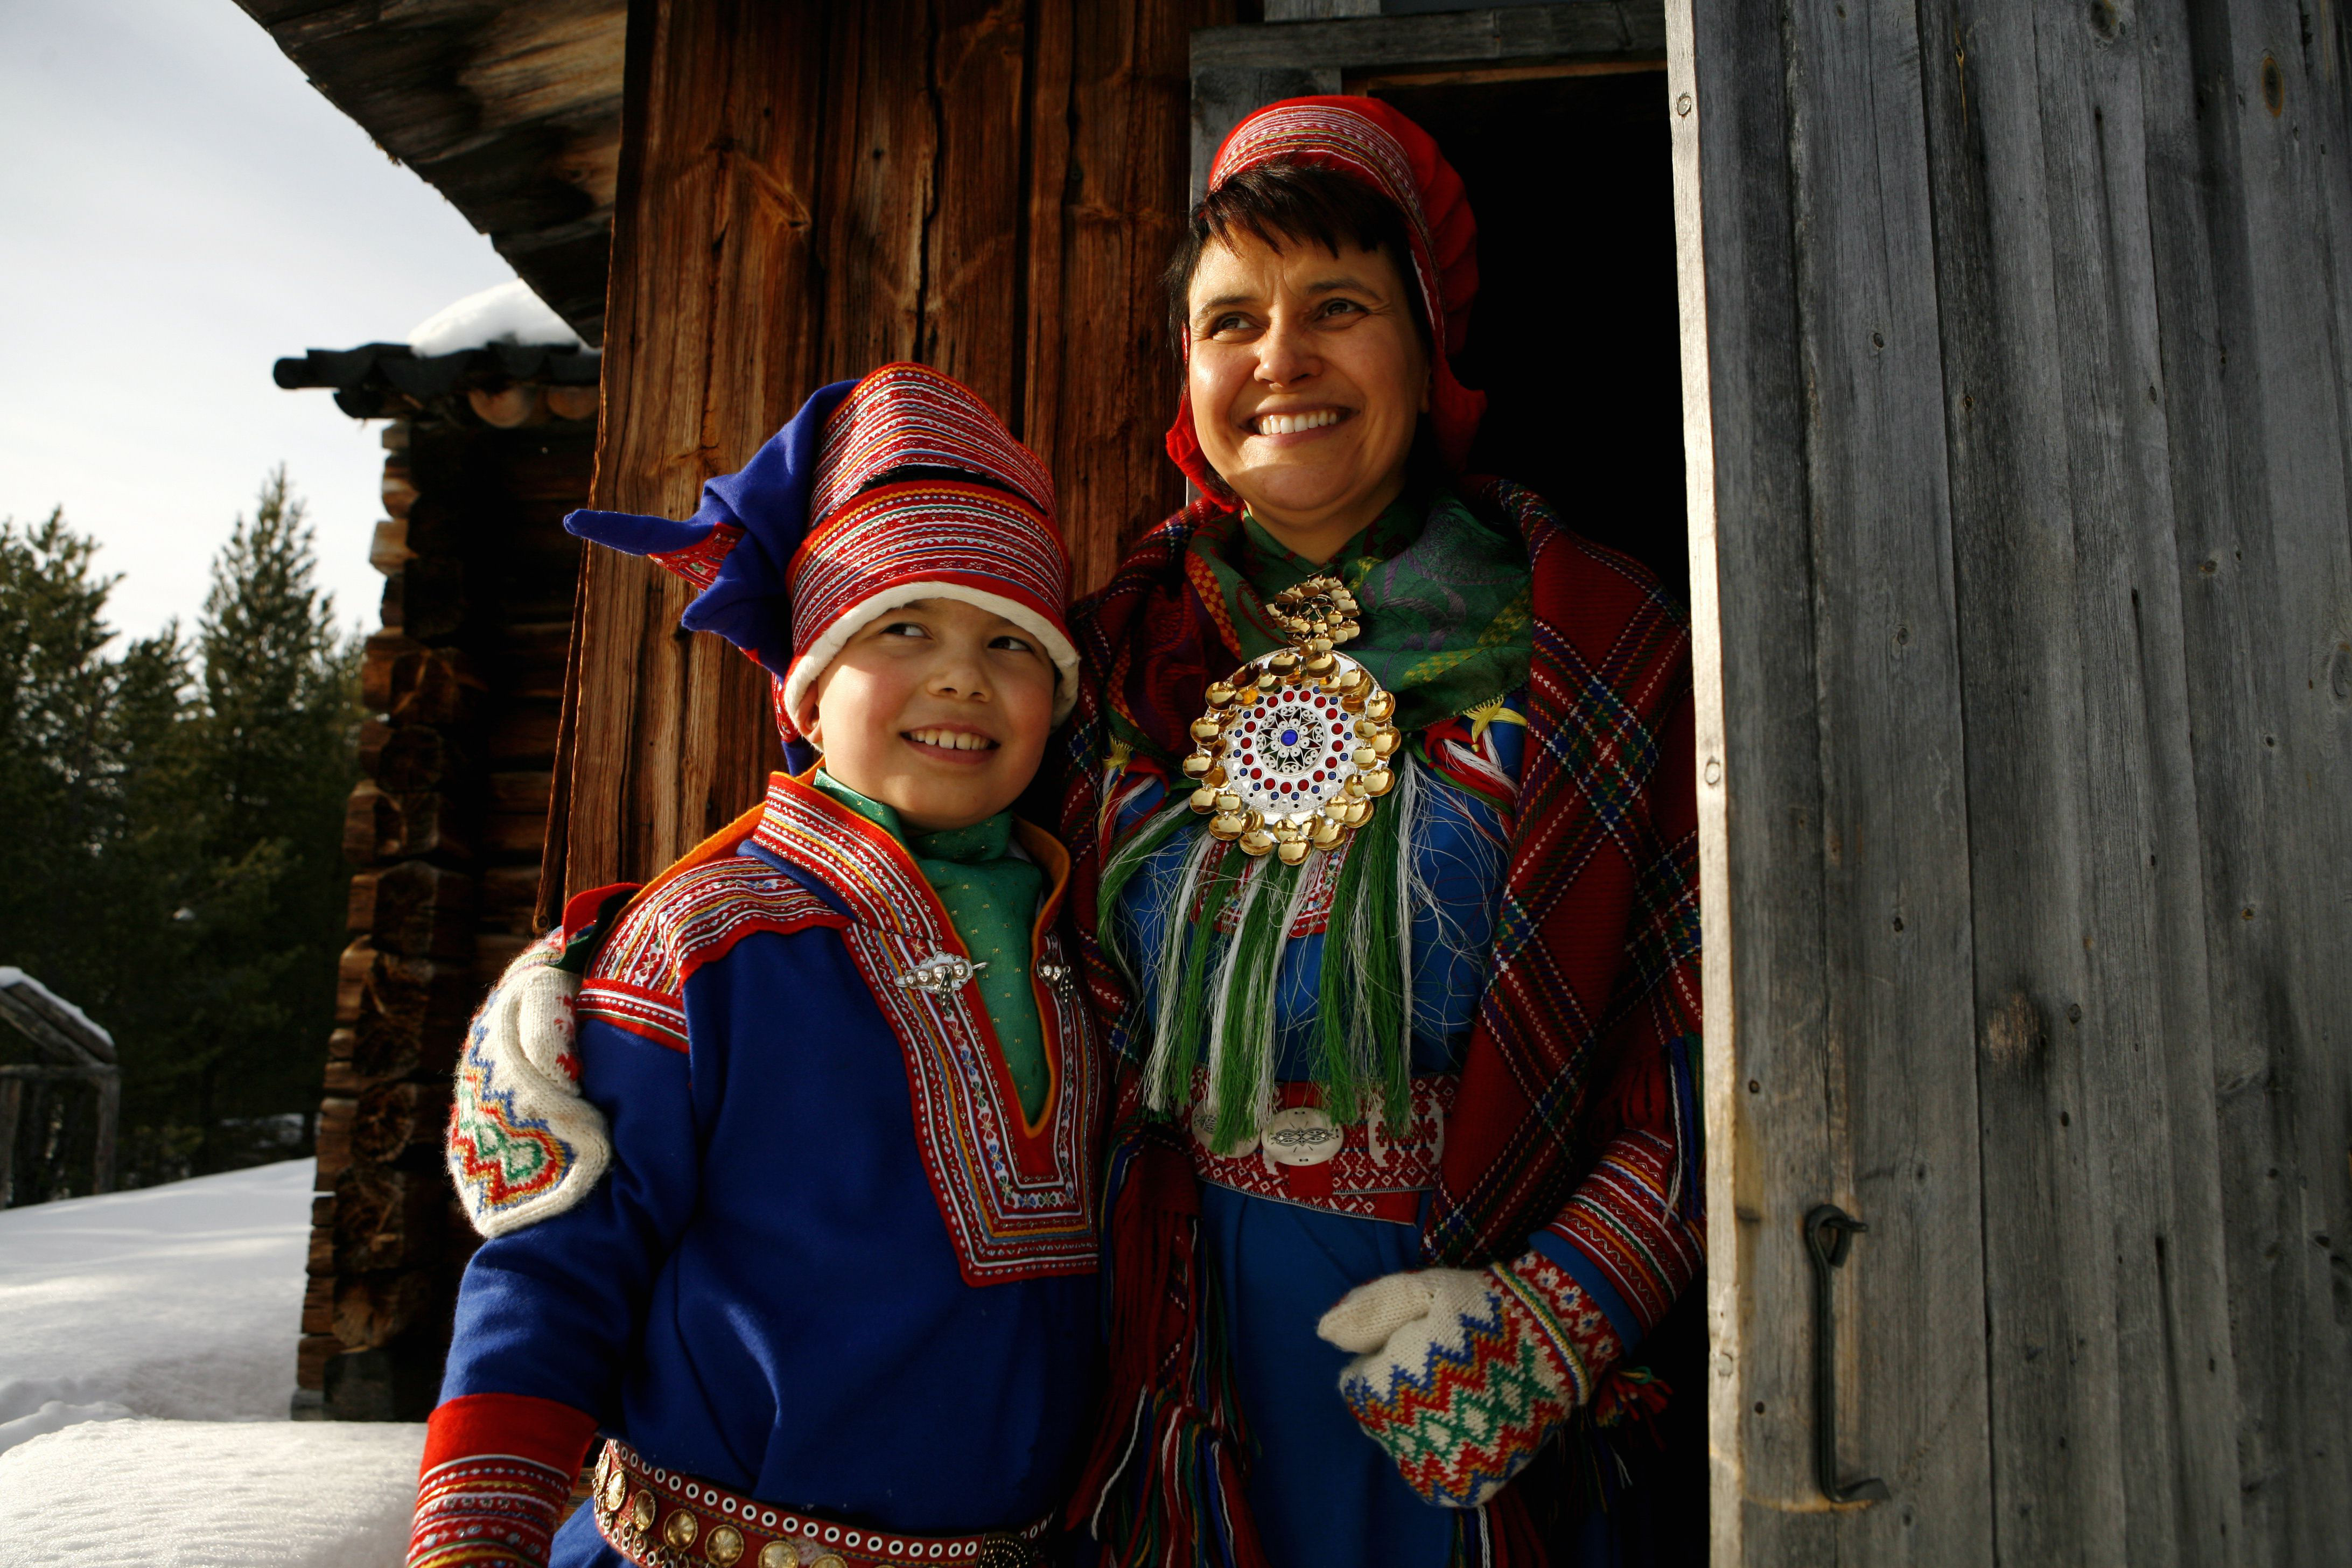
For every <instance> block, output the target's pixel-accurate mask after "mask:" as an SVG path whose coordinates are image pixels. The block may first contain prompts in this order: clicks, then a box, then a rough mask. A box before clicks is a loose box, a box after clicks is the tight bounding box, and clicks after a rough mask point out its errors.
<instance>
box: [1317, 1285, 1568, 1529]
mask: <svg viewBox="0 0 2352 1568" xmlns="http://www.w3.org/2000/svg"><path fill="white" fill-rule="evenodd" d="M1564 1314H1565V1316H1564ZM1593 1320H1599V1321H1598V1322H1597V1323H1596V1322H1595V1321H1593ZM1315 1331H1316V1332H1317V1333H1318V1334H1320V1335H1321V1336H1322V1337H1323V1338H1324V1339H1326V1340H1328V1341H1329V1342H1331V1343H1332V1344H1335V1345H1337V1346H1339V1348H1340V1349H1341V1350H1343V1351H1348V1352H1352V1353H1353V1354H1354V1355H1355V1357H1356V1359H1355V1360H1354V1361H1351V1362H1349V1363H1348V1365H1347V1367H1346V1368H1345V1369H1344V1370H1343V1371H1342V1372H1341V1373H1340V1374H1339V1394H1340V1397H1341V1398H1343V1399H1345V1400H1346V1401H1347V1402H1348V1408H1349V1411H1350V1412H1351V1413H1352V1414H1353V1415H1355V1417H1356V1423H1357V1425H1359V1426H1361V1427H1363V1429H1364V1431H1365V1432H1366V1433H1367V1434H1368V1435H1369V1436H1370V1437H1371V1439H1372V1440H1373V1441H1374V1442H1376V1443H1378V1444H1379V1445H1380V1446H1381V1447H1383V1448H1385V1449H1387V1450H1388V1452H1389V1457H1390V1458H1392V1459H1394V1460H1395V1461H1396V1466H1397V1469H1398V1470H1399V1471H1400V1472H1401V1473H1402V1475H1403V1477H1404V1479H1405V1484H1406V1485H1408V1486H1410V1487H1412V1489H1413V1490H1414V1491H1416V1492H1418V1493H1420V1494H1421V1496H1422V1498H1423V1500H1426V1501H1429V1502H1432V1503H1435V1504H1437V1505H1438V1506H1439V1507H1441V1508H1476V1507H1478V1506H1479V1505H1481V1504H1482V1503H1485V1502H1486V1500H1488V1499H1490V1498H1492V1497H1493V1496H1494V1495H1495V1494H1496V1492H1498V1491H1500V1490H1502V1489H1503V1487H1504V1485H1505V1483H1507V1481H1509V1480H1510V1479H1511V1478H1512V1477H1513V1476H1516V1475H1517V1474H1518V1473H1519V1472H1520V1471H1521V1470H1523V1469H1525V1468H1527V1466H1528V1461H1530V1460H1532V1459H1533V1458H1535V1457H1536V1453H1537V1451H1538V1449H1540V1448H1541V1447H1543V1445H1544V1441H1545V1439H1547V1438H1548V1437H1549V1436H1551V1435H1552V1433H1553V1432H1554V1431H1556V1430H1558V1429H1559V1426H1561V1425H1562V1424H1563V1423H1565V1422H1566V1421H1567V1419H1568V1417H1569V1416H1570V1415H1572V1414H1573V1413H1574V1412H1575V1411H1576V1409H1577V1407H1578V1406H1579V1405H1582V1404H1583V1403H1584V1402H1585V1401H1586V1400H1587V1399H1589V1398H1590V1397H1591V1392H1592V1387H1593V1379H1594V1376H1595V1374H1596V1373H1598V1372H1600V1371H1601V1370H1603V1364H1604V1363H1601V1362H1600V1361H1599V1359H1598V1357H1599V1356H1600V1355H1606V1356H1607V1357H1608V1358H1609V1359H1612V1360H1613V1359H1614V1347H1615V1335H1614V1333H1613V1332H1612V1331H1610V1330H1609V1328H1608V1326H1607V1320H1606V1319H1605V1318H1602V1317H1601V1314H1600V1312H1599V1311H1598V1310H1597V1309H1595V1308H1593V1307H1592V1306H1591V1303H1590V1302H1589V1301H1588V1300H1585V1298H1584V1295H1583V1292H1582V1291H1581V1290H1580V1289H1577V1288H1576V1286H1575V1285H1574V1284H1573V1282H1571V1281H1570V1280H1568V1279H1567V1278H1566V1277H1565V1276H1564V1275H1562V1274H1561V1273H1560V1271H1559V1268H1556V1267H1554V1266H1553V1265H1552V1264H1550V1263H1549V1261H1548V1260H1546V1259H1545V1258H1542V1257H1541V1256H1540V1255H1539V1254H1537V1253H1533V1252H1530V1253H1528V1254H1527V1255H1525V1256H1524V1257H1521V1258H1517V1259H1516V1260H1515V1261H1514V1262H1512V1263H1510V1264H1507V1265H1506V1264H1496V1265H1494V1266H1492V1267H1489V1268H1470V1269H1465V1268H1424V1269H1420V1270H1417V1271H1415V1272H1413V1273H1410V1274H1391V1275H1388V1276H1387V1277H1385V1278H1383V1279H1375V1280H1372V1281H1371V1282H1370V1284H1366V1285H1360V1286H1358V1287H1357V1288H1356V1289H1353V1290H1350V1291H1349V1292H1348V1294H1347V1295H1346V1296H1345V1297H1344V1298H1342V1299H1341V1300H1340V1302H1339V1305H1338V1306H1336V1307H1334V1308H1332V1309H1331V1310H1329V1311H1328V1312H1326V1313H1324V1314H1323V1319H1322V1321H1320V1322H1318V1324H1316V1326H1315ZM1580 1341H1581V1342H1582V1343H1581V1344H1580Z"/></svg>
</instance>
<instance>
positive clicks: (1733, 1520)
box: [1667, 0, 2352, 1565]
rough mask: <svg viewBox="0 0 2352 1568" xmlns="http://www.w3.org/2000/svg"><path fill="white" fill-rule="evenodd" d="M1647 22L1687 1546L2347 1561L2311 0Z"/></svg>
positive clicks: (2324, 92)
mask: <svg viewBox="0 0 2352 1568" xmlns="http://www.w3.org/2000/svg"><path fill="white" fill-rule="evenodd" d="M1667 12H1668V19H1669V37H1670V39H1671V47H1670V63H1671V72H1672V86H1671V90H1672V91H1673V92H1674V93H1675V94H1676V95H1677V96H1676V121H1675V137H1676V142H1675V147H1676V157H1677V160H1678V165H1679V167H1678V180H1679V182H1680V186H1681V188H1680V191H1679V193H1678V199H1679V204H1680V205H1679V212H1678V216H1679V226H1680V232H1681V252H1682V269H1683V276H1684V293H1683V301H1684V312H1685V314H1684V320H1685V402H1686V411H1687V414H1688V434H1689V437H1690V447H1691V458H1690V460H1691V489H1692V495H1693V503H1694V504H1693V562H1694V584H1695V590H1696V592H1695V597H1696V605H1695V612H1696V620H1697V623H1698V638H1697V641H1698V653H1699V663H1700V693H1701V709H1702V714H1701V737H1700V746H1701V756H1702V759H1703V761H1702V764H1701V766H1702V781H1703V782H1702V805H1703V816H1704V819H1705V822H1706V827H1705V829H1704V832H1703V861H1702V876H1703V879H1704V881H1705V883H1706V927H1707V929H1706V942H1707V963H1708V971H1709V973H1708V1002H1707V1007H1708V1051H1707V1066H1706V1092H1707V1099H1708V1107H1707V1120H1708V1137H1709V1163H1710V1183H1709V1199H1710V1204H1709V1207H1710V1212H1711V1214H1712V1215H1713V1216H1714V1217H1713V1232H1712V1235H1711V1237H1710V1260H1709V1278H1710V1299H1709V1310H1710V1319H1711V1323H1712V1331H1713V1333H1712V1337H1713V1347H1714V1352H1715V1367H1716V1373H1717V1375H1716V1378H1715V1381H1714V1384H1713V1386H1712V1388H1711V1390H1710V1395H1711V1412H1712V1424H1713V1429H1714V1435H1715V1441H1714V1444H1713V1453H1714V1466H1715V1469H1714V1477H1713V1514H1712V1522H1713V1528H1714V1531H1715V1534H1716V1552H1715V1561H1716V1563H1717V1564H1719V1565H1724V1564H1733V1563H1740V1564H1747V1563H1758V1564H1762V1563H1790V1564H1796V1563H1829V1562H1849V1561H1864V1562H1870V1563H1917V1564H1946V1563H1949V1564H1974V1563H1988V1562H2003V1563H2056V1562H2067V1563H2135V1564H2146V1563H2245V1564H2287V1563H2299V1564H2316V1563H2329V1562H2337V1561H2341V1560H2342V1555H2343V1552H2344V1550H2345V1546H2344V1543H2345V1542H2346V1541H2347V1539H2352V1485H2347V1481H2352V1247H2347V1227H2352V1180H2348V1179H2347V1177H2348V1176H2352V1172H2347V1152H2352V1098H2348V1097H2352V1061H2347V1049H2346V1044H2347V1019H2352V921H2347V918H2346V913H2345V903H2344V900H2345V887H2346V885H2347V875H2348V874H2352V527H2347V516H2352V185H2347V180H2346V175H2345V170H2346V163H2347V155H2352V146H2347V136H2352V121H2347V88H2348V87H2352V81H2348V80H2347V58H2352V56H2347V41H2346V37H2345V35H2344V31H2343V27H2344V22H2343V18H2342V16H2341V14H2340V12H2338V11H2337V10H2336V9H2335V8H2333V7H2319V6H2306V5H2292V4H2285V3H2284V0H2278V3H2273V0H2213V3H2211V4H2200V5H2191V4H2188V3H2187V0H2144V3H2141V4H2137V5H2126V4H2106V3H2102V4H2097V5H2079V6H2068V7H2051V6H2042V5H2030V4H2025V3H2023V0H1924V3H1922V4H1920V5H1916V6H1914V5H1908V4H1906V5H1879V4H1871V3H1869V0H1847V3H1846V4H1843V5H1834V6H1832V5H1786V4H1782V3H1780V0H1719V3H1717V0H1710V3H1708V4H1703V5H1695V4H1690V3H1687V0H1672V3H1670V4H1669V5H1668V7H1667ZM1824 1201H1834V1202H1836V1203H1838V1204H1840V1205H1843V1206H1844V1207H1845V1208H1847V1209H1849V1210H1851V1211H1853V1213H1854V1214H1855V1215H1858V1216H1859V1217H1861V1218H1862V1219H1863V1220H1864V1221H1865V1222H1866V1223H1867V1224H1868V1225H1869V1226H1870V1230H1869V1232H1868V1233H1867V1234H1866V1235H1864V1236H1863V1237H1859V1238H1858V1239H1856V1240H1855V1242H1854V1243H1853V1252H1852V1254H1851V1257H1850V1258H1849V1259H1848V1260H1847V1262H1846V1263H1845V1265H1844V1267H1843V1268H1840V1269H1838V1270H1837V1271H1836V1277H1835V1282H1834V1285H1833V1288H1832V1293H1831V1297H1830V1300H1831V1302H1832V1307H1833V1309H1834V1321H1835V1324H1836V1332H1837V1335H1838V1339H1837V1350H1838V1354H1837V1359H1836V1362H1835V1363H1834V1365H1835V1371H1836V1373H1837V1377H1838V1398H1837V1401H1836V1404H1835V1405H1834V1407H1833V1408H1832V1409H1829V1410H1824V1409H1822V1408H1820V1407H1817V1405H1816V1404H1815V1401H1814V1397H1813V1395H1814V1387H1815V1384H1814V1379H1815V1374H1816V1365H1815V1362H1814V1359H1813V1358H1814V1352H1815V1348H1816V1345H1817V1343H1818V1341H1817V1338H1816V1334H1815V1331H1814V1323H1813V1318H1812V1310H1813V1300H1814V1298H1813V1289H1812V1279H1811V1267H1810V1264H1809V1260H1808V1258H1807V1256H1806V1253H1805V1250H1804V1247H1803V1244H1802V1242H1801V1234H1800V1226H1801V1220H1802V1218H1803V1215H1804V1214H1805V1212H1806V1211H1807V1209H1808V1208H1809V1207H1811V1205H1813V1204H1815V1203H1819V1202H1824ZM1832 1415H1833V1416H1834V1417H1835V1419H1836V1431H1837V1433H1838V1435H1839V1444H1840V1452H1839V1454H1838V1455H1837V1456H1836V1469H1837V1477H1836V1479H1858V1478H1861V1477H1864V1476H1877V1477H1880V1478H1883V1479H1884V1480H1885V1484H1886V1486H1887V1488H1888V1489H1889V1491H1890V1493H1891V1495H1890V1496H1889V1498H1888V1499H1887V1500H1885V1501H1881V1502H1875V1503H1857V1504H1847V1505H1843V1506H1833V1505H1832V1504H1831V1503H1829V1502H1827V1501H1825V1500H1824V1498H1823V1492H1822V1487H1821V1485H1820V1481H1821V1479H1822V1478H1821V1475H1820V1472H1819V1469H1818V1468H1817V1458H1816V1452H1815V1447H1814V1444H1815V1440H1816V1436H1817V1434H1818V1433H1819V1432H1820V1431H1821V1429H1822V1422H1823V1421H1824V1420H1825V1419H1826V1418H1828V1417H1830V1416H1832Z"/></svg>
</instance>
